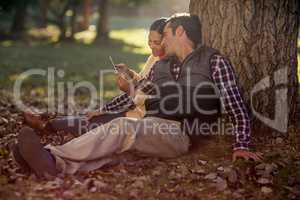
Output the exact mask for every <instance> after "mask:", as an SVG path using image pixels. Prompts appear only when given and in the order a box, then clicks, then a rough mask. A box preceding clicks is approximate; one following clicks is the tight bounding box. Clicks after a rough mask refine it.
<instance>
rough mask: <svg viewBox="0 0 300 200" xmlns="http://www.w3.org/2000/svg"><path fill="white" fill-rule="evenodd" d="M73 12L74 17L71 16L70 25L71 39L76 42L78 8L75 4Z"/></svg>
mask: <svg viewBox="0 0 300 200" xmlns="http://www.w3.org/2000/svg"><path fill="white" fill-rule="evenodd" d="M72 11H73V15H72V16H71V21H70V25H71V35H70V39H71V40H75V38H74V35H75V33H76V32H77V24H76V18H77V6H76V5H75V4H74V5H72Z"/></svg>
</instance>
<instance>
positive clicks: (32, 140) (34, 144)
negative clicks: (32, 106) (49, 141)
mask: <svg viewBox="0 0 300 200" xmlns="http://www.w3.org/2000/svg"><path fill="white" fill-rule="evenodd" d="M18 146H19V149H20V154H21V156H22V157H23V158H24V160H25V161H26V163H28V165H29V167H30V168H31V169H32V170H33V171H34V173H35V174H36V175H37V176H38V177H40V178H47V175H48V176H49V175H50V176H56V175H57V173H58V172H57V169H56V163H55V158H54V156H53V155H52V154H51V153H50V152H49V151H48V150H46V149H45V148H44V147H43V145H42V144H41V143H40V138H39V137H38V135H37V134H35V132H34V130H33V129H31V128H29V127H24V128H22V129H21V130H20V133H19V135H18Z"/></svg>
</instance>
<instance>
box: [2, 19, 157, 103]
mask: <svg viewBox="0 0 300 200" xmlns="http://www.w3.org/2000/svg"><path fill="white" fill-rule="evenodd" d="M150 22H151V21H150V19H126V18H113V19H112V24H111V26H112V27H114V28H115V29H113V30H112V31H111V32H110V38H111V39H112V42H110V43H108V44H101V43H96V44H92V43H91V42H92V40H93V39H94V37H95V30H94V27H93V26H91V28H90V29H89V30H88V31H84V32H81V33H78V34H77V35H76V36H75V37H76V39H77V42H76V43H49V42H41V41H28V42H14V41H2V42H1V43H0V88H2V89H12V86H13V84H14V82H15V80H16V79H17V78H20V73H22V72H25V71H26V70H29V69H43V70H47V69H48V68H54V69H55V70H56V71H57V70H64V72H65V75H64V76H63V78H60V77H57V76H56V78H57V81H72V82H74V83H76V82H79V81H89V82H91V83H92V84H93V85H94V86H95V87H96V88H98V89H99V87H100V84H99V81H101V80H99V73H100V71H101V70H106V69H109V70H112V66H111V63H110V61H109V59H108V57H109V56H112V57H113V59H114V61H115V63H126V64H128V65H129V66H131V67H132V68H133V69H135V70H136V71H139V70H140V69H141V67H142V66H143V64H144V62H145V61H146V59H147V57H148V55H149V53H150V50H149V49H148V46H147V29H146V27H147V26H148V24H150ZM124 27H127V28H126V29H125V28H124ZM47 32H48V34H49V32H50V33H51V34H52V38H51V40H50V41H52V42H53V41H55V40H56V39H57V34H58V32H57V30H56V29H55V28H54V27H52V26H49V27H48V31H47ZM29 33H30V34H31V35H33V36H35V35H38V34H40V33H39V32H38V30H35V29H32V30H31V31H30V32H29ZM103 81H104V84H103V85H104V91H105V97H106V98H111V97H112V96H114V95H116V93H117V91H118V90H116V85H115V81H114V75H113V73H109V74H107V75H106V76H105V77H104V80H103ZM46 84H47V77H46V76H44V77H42V76H38V75H35V76H31V77H30V78H28V79H27V80H25V83H24V85H25V87H26V88H35V89H36V90H37V91H41V90H44V92H45V86H46Z"/></svg>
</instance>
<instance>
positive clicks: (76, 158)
mask: <svg viewBox="0 0 300 200" xmlns="http://www.w3.org/2000/svg"><path fill="white" fill-rule="evenodd" d="M200 35H201V31H200V22H199V19H198V17H196V16H190V15H189V14H183V15H175V16H172V17H171V18H170V19H169V20H168V23H167V26H166V27H165V29H164V39H163V43H164V46H165V48H166V52H167V54H168V55H169V56H170V58H168V59H164V60H162V61H158V62H157V63H156V64H155V66H154V67H153V68H152V71H151V73H150V75H149V77H148V78H147V79H145V80H144V84H143V87H142V88H138V89H137V90H136V91H138V92H136V93H134V94H132V99H133V100H132V102H133V103H134V101H135V99H136V98H137V97H138V95H137V94H139V92H140V91H142V92H144V93H146V94H149V95H152V96H151V98H149V99H147V101H146V110H147V115H146V117H145V118H143V119H140V120H138V119H133V118H126V117H122V118H117V119H115V120H113V121H111V122H109V123H106V124H104V125H102V126H100V127H97V128H95V129H93V130H91V131H89V132H88V133H86V134H85V135H82V136H80V137H78V138H75V139H73V140H72V141H70V142H68V143H66V144H64V145H61V146H52V145H47V146H46V147H43V146H42V145H41V144H40V143H39V138H38V137H37V136H36V134H35V133H34V131H33V130H32V129H30V128H26V127H25V128H23V129H22V130H21V131H20V134H19V136H18V148H19V151H20V154H19V157H18V158H17V159H18V160H19V163H22V164H23V165H27V166H28V167H29V168H30V169H32V170H33V171H34V172H35V173H36V174H38V175H39V176H43V175H44V174H50V175H56V174H57V173H59V172H64V173H75V172H77V171H84V170H93V169H97V168H99V167H101V166H103V165H104V164H105V163H107V162H109V161H110V158H111V156H112V155H113V154H118V153H122V152H124V151H128V150H136V151H139V152H142V153H145V154H148V155H152V156H158V157H177V156H180V155H182V154H184V153H187V152H188V149H189V146H190V144H191V143H192V142H193V141H191V140H192V139H191V138H192V137H191V138H190V137H189V136H188V134H187V133H186V127H188V125H189V123H190V122H192V123H193V122H194V121H195V119H202V118H203V119H204V118H206V115H209V114H207V113H208V112H206V111H208V110H209V111H212V110H215V109H217V108H218V105H217V101H216V98H214V97H212V96H210V98H208V99H209V100H205V98H202V97H200V98H198V96H201V94H202V95H211V94H214V93H215V90H213V88H212V87H206V86H205V87H203V88H201V87H198V85H197V82H199V83H201V84H202V83H205V82H207V83H210V86H211V85H213V86H217V87H218V88H219V90H220V96H221V100H222V103H223V106H224V108H225V110H226V111H227V113H228V114H229V116H230V118H231V120H232V122H233V124H234V131H235V134H236V143H235V145H234V153H233V160H235V159H236V158H237V157H242V158H245V159H249V158H252V159H254V160H260V157H259V156H258V155H256V154H255V153H252V152H250V151H249V149H248V148H249V142H250V123H249V118H248V114H247V112H246V109H245V106H244V103H243V101H242V98H241V95H240V93H239V90H238V87H237V85H236V81H235V78H234V72H233V68H232V66H231V65H230V63H229V62H228V60H227V59H225V58H224V57H222V56H221V55H220V54H219V53H218V51H217V50H215V49H212V48H208V47H205V46H204V45H201V37H200ZM173 56H175V58H173ZM178 61H179V64H178ZM211 83H212V84H211ZM195 91H196V93H195ZM212 91H213V92H212ZM194 94H196V95H194ZM199 94H200V95H199ZM186 96H187V97H189V98H185V99H184V100H183V99H181V98H182V97H186ZM195 96H197V97H196V98H195ZM174 97H175V98H174ZM180 97H181V98H180ZM190 97H191V98H190ZM194 100H195V101H194ZM199 106H200V107H201V106H202V109H198V108H199ZM116 107H118V105H117V104H116ZM203 107H204V108H203ZM200 110H201V111H204V112H203V113H201V112H199V111H200ZM186 121H187V122H188V123H187V124H186V123H185V122H186ZM191 134H193V133H191ZM15 157H17V156H15Z"/></svg>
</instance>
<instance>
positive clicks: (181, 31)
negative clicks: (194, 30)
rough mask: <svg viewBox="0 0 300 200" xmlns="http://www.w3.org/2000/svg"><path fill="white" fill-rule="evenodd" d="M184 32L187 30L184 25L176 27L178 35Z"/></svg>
mask: <svg viewBox="0 0 300 200" xmlns="http://www.w3.org/2000/svg"><path fill="white" fill-rule="evenodd" d="M184 32H185V30H184V28H183V26H181V25H180V26H178V27H177V28H176V32H175V34H176V35H178V36H182V35H183V33H184Z"/></svg>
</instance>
